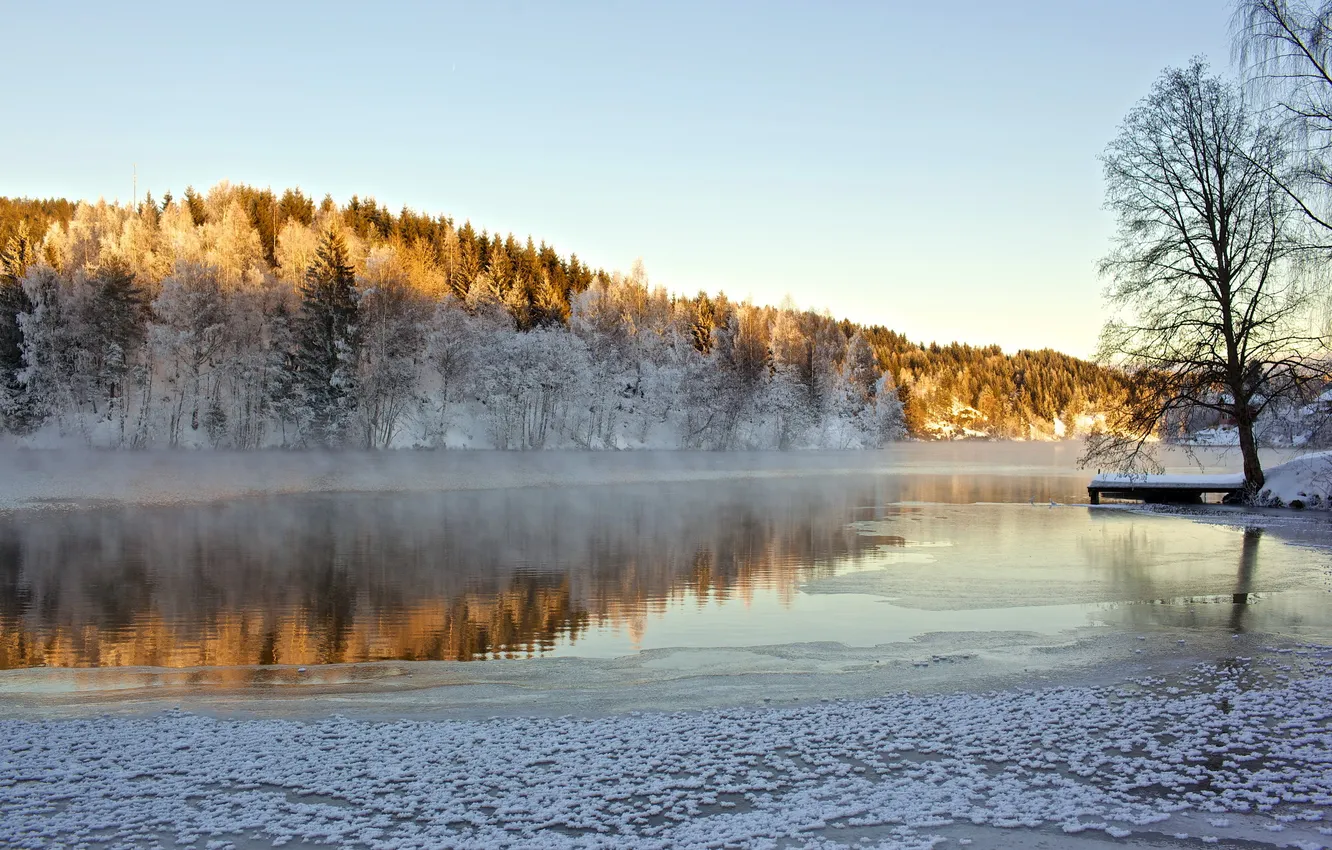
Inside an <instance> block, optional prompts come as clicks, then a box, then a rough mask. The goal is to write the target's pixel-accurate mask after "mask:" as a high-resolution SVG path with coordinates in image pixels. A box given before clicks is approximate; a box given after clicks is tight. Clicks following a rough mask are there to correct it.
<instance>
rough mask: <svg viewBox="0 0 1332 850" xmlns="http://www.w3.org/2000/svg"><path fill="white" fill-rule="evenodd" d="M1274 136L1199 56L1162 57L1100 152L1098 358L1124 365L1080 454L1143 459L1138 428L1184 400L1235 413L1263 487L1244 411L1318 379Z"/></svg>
mask: <svg viewBox="0 0 1332 850" xmlns="http://www.w3.org/2000/svg"><path fill="white" fill-rule="evenodd" d="M1286 158H1287V151H1286V148H1285V146H1284V144H1283V141H1282V136H1281V134H1280V133H1279V132H1277V131H1276V130H1275V129H1274V128H1273V127H1271V126H1270V125H1269V124H1266V123H1264V122H1263V121H1262V120H1260V118H1259V117H1257V116H1255V114H1254V113H1252V112H1250V111H1249V110H1248V109H1247V108H1246V104H1245V102H1244V99H1243V97H1242V96H1241V94H1240V92H1239V91H1238V90H1237V89H1235V88H1234V87H1233V86H1231V85H1229V84H1227V83H1225V82H1223V81H1221V80H1220V79H1218V78H1216V77H1214V76H1211V75H1210V74H1209V72H1208V69H1207V66H1206V64H1205V63H1204V62H1202V60H1194V61H1193V62H1192V63H1191V64H1190V65H1189V66H1188V67H1186V68H1182V69H1167V70H1166V71H1165V72H1164V73H1163V74H1162V75H1161V77H1160V79H1159V80H1158V81H1157V83H1156V85H1155V86H1154V87H1153V89H1152V92H1151V94H1150V95H1148V96H1147V97H1146V98H1144V99H1143V100H1142V101H1141V102H1140V103H1139V104H1138V105H1137V106H1136V107H1134V109H1133V110H1132V111H1130V112H1129V114H1128V116H1127V118H1125V120H1124V123H1123V125H1122V126H1121V128H1120V132H1119V135H1118V137H1117V138H1116V139H1115V140H1114V141H1112V142H1111V143H1110V145H1109V146H1108V147H1107V148H1106V151H1105V153H1104V154H1103V156H1102V162H1103V164H1104V167H1105V178H1106V206H1107V207H1108V208H1109V209H1110V210H1111V211H1112V212H1113V213H1114V214H1115V217H1116V219H1117V223H1118V233H1117V235H1116V239H1115V242H1116V244H1115V247H1114V249H1113V250H1112V251H1111V252H1110V254H1108V255H1107V256H1106V257H1105V258H1104V259H1103V260H1102V261H1101V266H1100V270H1101V273H1102V275H1104V276H1106V277H1108V278H1109V279H1110V284H1109V286H1108V287H1107V290H1106V297H1107V300H1108V302H1109V303H1110V305H1111V307H1112V308H1114V309H1115V313H1114V315H1113V317H1112V318H1111V320H1110V321H1108V322H1107V323H1106V325H1105V328H1104V330H1103V331H1102V334H1101V349H1100V355H1101V357H1102V358H1104V359H1107V360H1110V361H1111V362H1116V363H1119V364H1120V365H1122V366H1123V367H1124V368H1125V369H1126V370H1127V371H1128V372H1129V374H1130V378H1131V381H1130V392H1129V398H1128V401H1127V403H1126V404H1125V405H1124V407H1123V408H1122V409H1121V411H1120V413H1119V415H1118V417H1117V419H1116V420H1115V421H1112V422H1111V423H1110V428H1109V429H1108V432H1106V433H1102V434H1099V435H1097V436H1096V437H1095V438H1093V439H1092V440H1091V441H1090V442H1089V443H1088V450H1087V453H1086V455H1084V457H1083V462H1084V464H1093V463H1100V464H1107V465H1115V466H1119V467H1121V468H1127V469H1142V468H1144V467H1152V466H1155V465H1156V464H1155V460H1154V458H1153V457H1152V455H1151V453H1150V445H1149V442H1148V441H1149V440H1150V439H1151V438H1152V437H1153V436H1156V435H1159V434H1160V432H1161V430H1162V429H1163V425H1164V424H1165V423H1166V422H1167V421H1168V420H1169V419H1171V418H1177V415H1178V414H1180V413H1181V412H1184V411H1187V410H1189V409H1192V408H1198V407H1201V408H1207V409H1211V410H1214V411H1217V412H1219V413H1221V414H1222V415H1224V416H1227V417H1230V418H1231V419H1233V421H1234V423H1235V426H1236V429H1237V431H1238V433H1239V443H1240V450H1241V452H1242V454H1243V457H1244V476H1245V482H1246V485H1247V487H1248V488H1249V489H1250V491H1251V492H1252V491H1256V490H1257V488H1259V487H1261V486H1262V483H1263V470H1262V465H1261V463H1260V462H1259V459H1258V450H1257V445H1256V443H1255V441H1254V433H1253V425H1254V420H1255V418H1256V417H1257V416H1258V415H1259V414H1260V413H1261V412H1262V411H1263V409H1264V408H1266V407H1267V406H1268V405H1269V404H1271V403H1272V402H1273V401H1275V400H1277V399H1280V398H1289V397H1291V396H1292V395H1296V394H1298V393H1299V392H1300V391H1301V390H1302V389H1303V388H1304V387H1305V385H1306V384H1307V383H1308V382H1309V381H1310V380H1311V379H1312V378H1314V377H1316V374H1315V373H1316V371H1317V370H1316V368H1315V363H1314V360H1313V359H1312V358H1311V357H1310V356H1309V354H1310V353H1311V352H1313V351H1316V350H1317V348H1318V343H1319V340H1318V339H1317V337H1316V335H1315V334H1314V333H1313V332H1312V331H1311V330H1310V322H1309V321H1308V312H1307V310H1306V304H1307V299H1306V298H1305V293H1304V291H1303V288H1302V286H1301V284H1300V279H1299V278H1298V277H1297V276H1296V275H1294V274H1293V273H1292V271H1291V269H1290V266H1289V264H1288V263H1286V262H1285V261H1286V260H1287V259H1289V257H1290V255H1291V253H1292V251H1293V250H1294V249H1295V243H1294V241H1293V240H1292V239H1291V233H1292V228H1293V224H1294V223H1296V222H1298V214H1297V213H1296V210H1295V205H1294V203H1293V202H1292V200H1291V198H1290V196H1289V195H1288V194H1287V193H1286V192H1284V191H1283V190H1282V188H1281V187H1280V186H1279V185H1278V184H1277V182H1276V181H1275V180H1273V179H1272V176H1271V175H1274V174H1279V173H1281V172H1282V170H1283V168H1284V167H1285V162H1286Z"/></svg>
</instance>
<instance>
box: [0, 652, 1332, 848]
mask: <svg viewBox="0 0 1332 850" xmlns="http://www.w3.org/2000/svg"><path fill="white" fill-rule="evenodd" d="M1259 654H1260V655H1261V656H1262V657H1259V658H1251V657H1236V658H1232V659H1229V660H1227V661H1225V662H1224V663H1220V664H1203V665H1199V666H1198V667H1196V668H1193V669H1192V670H1191V671H1189V672H1186V673H1185V674H1183V675H1182V676H1180V677H1178V678H1175V679H1169V680H1168V679H1164V678H1139V679H1135V680H1131V681H1128V682H1125V683H1122V684H1120V685H1116V686H1107V687H1054V688H1048V689H1043V690H1029V689H1016V690H1006V691H999V692H989V693H952V694H942V695H938V694H936V695H905V694H903V695H898V696H892V697H886V698H877V699H870V700H859V701H846V702H828V701H822V702H819V703H816V704H809V705H801V706H799V707H793V708H742V709H726V710H710V711H702V712H677V713H651V714H638V713H634V714H626V715H617V716H611V717H602V718H571V717H560V718H551V717H526V718H497V719H491V720H467V721H406V720H401V721H396V722H366V721H356V720H349V719H347V718H343V717H337V716H335V717H332V718H329V719H326V720H322V721H318V722H300V721H292V720H272V719H266V720H223V719H216V718H210V717H203V716H198V715H192V714H186V713H181V712H177V711H170V712H165V713H161V714H157V715H153V716H149V717H139V718H98V719H88V720H39V721H29V720H11V721H2V722H0V844H4V845H5V846H9V847H25V848H29V847H30V848H37V847H43V848H45V847H68V846H75V845H78V846H93V847H106V846H148V845H154V846H156V845H159V844H160V845H163V846H172V845H173V843H174V844H176V846H179V845H182V844H188V845H189V846H204V845H205V844H206V845H207V846H208V847H215V848H226V847H234V846H236V845H242V846H251V847H252V846H277V845H283V844H288V843H296V844H300V845H303V846H357V847H370V848H409V847H445V846H447V847H460V848H468V847H487V848H489V847H531V846H541V847H569V848H574V847H616V848H639V847H643V848H666V847H720V846H746V847H820V848H829V847H845V846H850V845H855V844H862V845H863V844H864V843H870V844H872V845H873V846H877V847H886V848H924V847H931V846H936V845H939V844H940V843H942V842H945V841H948V840H949V839H956V840H957V841H958V843H970V840H971V839H969V838H964V836H973V835H976V834H978V833H977V830H990V832H989V833H988V834H987V835H988V838H989V839H993V838H994V837H995V835H996V834H997V833H998V832H999V830H998V829H997V828H1003V829H1007V830H1011V832H1010V833H1008V834H1009V835H1012V837H1013V839H1014V842H1013V843H1012V844H1008V843H1007V842H1004V843H1002V844H1001V843H1000V841H993V840H986V841H984V842H983V844H984V846H1022V839H1023V837H1024V836H1027V837H1034V836H1033V833H1032V832H1031V830H1040V831H1043V832H1045V833H1047V834H1049V833H1051V832H1054V833H1055V834H1056V835H1057V834H1058V833H1060V832H1062V833H1069V834H1072V833H1082V832H1088V831H1090V832H1092V833H1103V834H1106V835H1109V836H1112V837H1114V838H1122V837H1127V836H1129V835H1131V834H1136V836H1137V837H1139V838H1148V839H1153V840H1154V839H1167V840H1168V839H1169V838H1175V839H1185V838H1191V839H1193V840H1196V841H1201V842H1205V843H1208V844H1216V843H1222V842H1224V843H1226V844H1228V845H1229V844H1230V843H1231V842H1234V841H1244V842H1248V843H1250V846H1297V847H1303V848H1318V847H1325V846H1327V843H1328V842H1329V841H1332V839H1330V838H1329V837H1328V836H1329V835H1332V828H1329V827H1328V826H1327V825H1326V824H1327V823H1328V821H1327V818H1328V815H1329V812H1330V811H1332V810H1330V809H1329V806H1332V769H1329V768H1330V766H1332V731H1330V730H1329V729H1328V726H1327V705H1328V703H1329V700H1332V649H1329V647H1323V646H1303V647H1297V648H1291V649H1279V650H1277V649H1271V650H1264V651H1262V652H1261V653H1255V655H1259ZM1056 840H1058V839H1057V838H1056ZM1172 846H1173V845H1172Z"/></svg>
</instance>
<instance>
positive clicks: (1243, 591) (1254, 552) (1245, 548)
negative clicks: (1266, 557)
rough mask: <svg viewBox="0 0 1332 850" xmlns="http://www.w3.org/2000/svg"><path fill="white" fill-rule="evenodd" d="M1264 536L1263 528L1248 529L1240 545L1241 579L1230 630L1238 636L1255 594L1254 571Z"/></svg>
mask: <svg viewBox="0 0 1332 850" xmlns="http://www.w3.org/2000/svg"><path fill="white" fill-rule="evenodd" d="M1262 536H1263V530H1262V529H1261V528H1246V529H1244V542H1243V543H1241V544H1240V562H1239V578H1238V580H1237V581H1236V582H1235V594H1234V595H1233V596H1232V597H1231V604H1232V605H1233V606H1234V607H1233V608H1232V609H1231V612H1230V630H1231V631H1232V632H1235V633H1237V634H1238V633H1240V632H1243V631H1244V615H1245V614H1246V613H1247V612H1248V610H1249V594H1250V593H1252V592H1253V571H1254V569H1255V568H1256V567H1257V565H1258V539H1259V538H1260V537H1262Z"/></svg>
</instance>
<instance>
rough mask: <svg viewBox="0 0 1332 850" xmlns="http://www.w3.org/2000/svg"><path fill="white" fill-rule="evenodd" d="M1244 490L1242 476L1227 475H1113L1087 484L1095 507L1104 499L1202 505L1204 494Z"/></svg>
mask: <svg viewBox="0 0 1332 850" xmlns="http://www.w3.org/2000/svg"><path fill="white" fill-rule="evenodd" d="M1243 489H1244V476H1243V475H1242V474H1241V473H1231V474H1224V475H1140V474H1136V473H1124V472H1111V473H1103V474H1101V475H1097V476H1096V477H1095V478H1093V479H1092V480H1091V483H1090V484H1088V485H1087V497H1088V499H1089V500H1090V501H1091V503H1092V504H1093V505H1099V504H1100V503H1101V497H1102V496H1109V497H1110V498H1113V499H1140V500H1142V501H1144V502H1156V503H1160V502H1172V503H1186V504H1189V503H1195V504H1196V503H1199V502H1201V501H1202V497H1203V494H1204V493H1220V494H1221V495H1223V496H1233V495H1236V494H1237V493H1239V492H1240V491H1241V490H1243Z"/></svg>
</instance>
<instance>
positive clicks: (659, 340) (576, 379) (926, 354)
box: [0, 183, 1122, 449]
mask: <svg viewBox="0 0 1332 850" xmlns="http://www.w3.org/2000/svg"><path fill="white" fill-rule="evenodd" d="M1117 380H1118V379H1117V375H1116V373H1115V372H1113V371H1112V370H1107V369H1102V368H1100V367H1096V366H1094V365H1092V364H1088V363H1085V362H1083V361H1079V360H1076V359H1075V358H1071V357H1067V356H1066V355H1062V354H1058V353H1056V352H1050V351H1041V352H1020V353H1019V354H1017V355H1015V356H1008V355H1005V354H1003V353H1002V352H1001V351H999V350H998V349H997V348H995V347H990V348H976V347H972V346H965V345H957V344H953V345H950V346H938V345H931V346H924V345H918V344H913V343H909V342H907V341H906V340H905V338H903V337H901V336H900V335H897V334H895V333H893V332H891V331H888V330H886V329H884V328H881V327H871V328H865V327H860V326H858V325H856V324H854V323H851V322H848V321H837V320H836V319H834V318H833V317H831V316H829V315H826V314H820V313H817V312H814V311H808V310H804V311H802V310H799V309H796V308H795V307H794V305H791V304H789V303H788V304H785V305H783V306H781V307H771V306H756V305H753V304H749V303H738V302H735V301H733V300H731V299H728V298H727V297H726V296H725V295H722V294H718V295H708V294H705V293H699V294H698V295H697V296H693V297H689V296H680V295H671V294H668V293H667V292H666V291H665V289H663V288H662V287H659V286H653V285H652V284H651V283H650V281H649V280H648V277H647V275H646V273H645V271H644V270H643V269H642V267H641V264H639V265H636V266H635V267H634V268H633V269H632V270H630V271H629V272H628V273H619V272H614V273H608V272H606V271H604V270H601V269H595V270H594V269H592V268H591V267H589V266H588V265H587V264H585V263H584V262H582V261H581V260H580V259H579V258H578V257H577V255H575V254H569V255H567V256H566V255H561V254H560V253H558V252H557V251H555V249H553V248H552V247H550V246H548V245H546V244H544V243H535V242H534V241H533V240H532V239H531V238H530V237H529V238H527V239H526V240H520V239H518V238H516V237H515V236H513V235H512V234H509V235H506V236H501V235H500V234H497V233H495V234H492V233H488V232H487V231H485V230H477V229H476V228H474V227H473V226H472V225H471V223H470V222H463V223H462V224H457V223H456V222H455V221H454V220H453V219H451V218H449V217H447V216H437V217H432V216H428V215H423V214H420V213H417V212H414V211H412V210H410V209H403V210H402V211H401V212H399V213H397V214H394V213H392V212H390V211H389V210H387V209H386V208H384V207H383V206H382V205H380V204H377V203H376V202H375V201H374V200H372V199H361V198H359V197H353V198H352V199H351V200H350V201H348V202H347V203H345V204H341V205H339V204H337V203H335V202H334V201H333V200H332V199H331V198H329V197H325V198H324V199H323V200H322V201H320V202H315V201H314V200H313V199H312V198H311V197H308V196H306V195H305V194H304V193H302V192H301V191H300V190H299V189H288V190H286V191H284V192H282V193H281V194H280V195H279V194H276V193H274V192H272V191H269V190H260V189H255V188H253V187H248V186H233V185H229V184H226V183H223V184H219V185H218V186H215V187H213V188H212V189H210V190H209V191H208V192H206V193H199V192H196V191H194V190H193V189H187V190H186V191H185V192H184V193H183V195H182V196H181V197H174V196H172V195H171V194H170V193H168V194H166V195H165V196H163V197H162V198H161V199H160V200H158V199H154V198H152V197H151V196H148V197H146V198H145V199H144V200H143V201H142V202H140V203H138V204H135V205H129V204H123V205H122V204H112V203H106V202H98V203H87V202H77V203H73V202H69V201H65V200H45V201H42V200H26V199H0V427H2V428H3V430H5V431H8V432H10V433H12V434H17V435H20V436H22V437H23V438H24V439H26V440H28V441H29V442H35V443H41V442H42V441H43V440H44V439H47V438H49V437H50V436H52V435H59V436H63V437H69V436H75V437H78V438H80V439H83V440H86V441H87V442H89V443H90V444H93V445H100V446H124V447H147V446H213V447H230V448H259V447H266V446H312V445H323V446H367V447H384V446H467V447H473V446H475V447H483V446H493V447H498V448H539V447H561V446H565V447H586V448H614V447H675V448H680V447H683V448H705V449H735V448H799V447H825V448H851V447H871V446H878V445H882V444H883V443H884V442H886V441H889V440H893V439H897V438H900V437H901V436H904V435H905V433H906V432H907V430H909V431H910V432H911V433H913V434H915V435H917V436H922V437H956V436H994V437H1020V438H1030V437H1043V436H1051V437H1052V436H1066V435H1071V434H1072V433H1073V432H1074V431H1076V430H1077V429H1079V428H1081V429H1082V430H1086V429H1088V428H1090V427H1091V425H1092V424H1093V423H1094V421H1095V420H1096V418H1097V416H1098V415H1100V414H1101V412H1102V411H1104V410H1105V409H1106V407H1107V406H1108V405H1109V404H1112V403H1113V400H1114V398H1115V397H1116V394H1117V393H1121V392H1122V389H1121V388H1120V387H1119V385H1118V383H1117Z"/></svg>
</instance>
